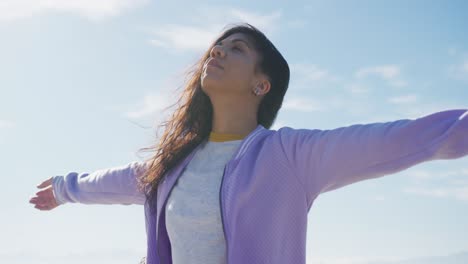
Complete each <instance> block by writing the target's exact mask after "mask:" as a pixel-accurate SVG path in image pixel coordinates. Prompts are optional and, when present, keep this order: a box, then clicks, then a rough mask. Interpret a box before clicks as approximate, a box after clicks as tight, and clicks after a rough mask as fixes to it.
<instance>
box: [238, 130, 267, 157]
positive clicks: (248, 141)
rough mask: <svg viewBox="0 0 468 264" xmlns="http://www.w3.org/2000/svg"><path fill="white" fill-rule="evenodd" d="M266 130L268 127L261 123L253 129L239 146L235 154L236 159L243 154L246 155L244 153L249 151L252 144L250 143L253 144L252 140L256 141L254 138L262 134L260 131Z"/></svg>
mask: <svg viewBox="0 0 468 264" xmlns="http://www.w3.org/2000/svg"><path fill="white" fill-rule="evenodd" d="M264 130H266V128H265V127H264V126H262V125H260V124H258V125H257V127H256V128H255V129H254V130H253V131H251V132H250V133H249V134H248V135H247V136H246V137H245V138H244V139H243V140H242V142H241V145H240V146H239V148H238V149H237V152H236V154H234V155H235V156H234V159H239V158H240V157H241V156H242V155H244V153H245V152H246V151H247V149H248V147H249V146H250V144H252V142H253V141H254V139H255V138H256V137H257V136H258V135H260V133H261V132H262V131H264Z"/></svg>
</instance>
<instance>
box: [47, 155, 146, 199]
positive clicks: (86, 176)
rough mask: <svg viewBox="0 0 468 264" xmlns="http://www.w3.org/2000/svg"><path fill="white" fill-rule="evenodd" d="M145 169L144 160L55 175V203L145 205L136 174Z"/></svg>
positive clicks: (140, 173)
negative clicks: (86, 171) (92, 170)
mask: <svg viewBox="0 0 468 264" xmlns="http://www.w3.org/2000/svg"><path fill="white" fill-rule="evenodd" d="M146 169H147V167H146V165H145V163H143V162H138V161H134V162H131V163H128V164H126V165H123V166H118V167H113V168H107V169H100V170H96V171H94V172H92V173H77V172H69V173H68V174H66V175H65V176H54V177H53V178H52V189H53V192H54V196H55V199H56V201H57V203H58V204H64V203H83V204H123V205H130V204H144V203H145V195H144V193H143V192H142V191H140V190H139V189H138V187H137V177H139V176H141V175H142V174H143V173H144V172H145V171H146Z"/></svg>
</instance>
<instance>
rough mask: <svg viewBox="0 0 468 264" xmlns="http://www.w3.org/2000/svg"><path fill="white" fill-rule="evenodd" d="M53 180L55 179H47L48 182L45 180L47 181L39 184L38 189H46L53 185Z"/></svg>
mask: <svg viewBox="0 0 468 264" xmlns="http://www.w3.org/2000/svg"><path fill="white" fill-rule="evenodd" d="M52 178H53V177H50V178H49V179H47V180H45V181H43V182H41V183H39V184H38V185H37V188H44V187H46V186H49V185H51V184H52Z"/></svg>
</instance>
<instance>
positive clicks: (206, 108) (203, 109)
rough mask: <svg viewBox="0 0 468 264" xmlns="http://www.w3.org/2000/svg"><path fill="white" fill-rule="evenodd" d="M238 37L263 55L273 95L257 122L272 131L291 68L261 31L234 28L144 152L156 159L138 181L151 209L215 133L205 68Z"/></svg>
mask: <svg viewBox="0 0 468 264" xmlns="http://www.w3.org/2000/svg"><path fill="white" fill-rule="evenodd" d="M234 33H243V34H245V35H246V37H247V38H248V39H249V41H250V42H251V43H252V44H253V46H254V49H255V50H256V51H257V53H258V54H259V60H258V62H257V65H256V67H255V71H256V72H261V73H264V74H265V75H266V76H267V77H268V78H269V81H270V84H271V87H270V91H269V92H268V93H267V94H266V95H265V96H264V98H263V99H262V101H261V103H260V105H259V109H258V112H257V121H258V123H259V124H260V125H262V126H263V127H265V128H270V127H271V126H272V125H273V123H274V121H275V119H276V116H277V114H278V111H279V109H280V108H281V105H282V103H283V98H284V95H285V93H286V90H287V89H288V84H289V66H288V63H287V62H286V60H285V59H284V58H283V56H282V55H281V54H280V52H279V51H278V50H277V49H276V48H275V46H274V45H273V43H271V42H270V40H268V38H267V37H266V36H265V35H264V34H263V33H262V32H261V31H260V30H258V29H257V28H255V27H254V26H252V25H250V24H248V23H242V24H234V25H233V26H232V27H230V28H228V29H226V30H225V31H224V32H223V33H222V34H221V35H220V36H219V37H218V38H217V39H216V40H215V41H214V42H213V43H212V44H211V45H210V48H209V49H208V50H207V51H206V52H205V53H204V55H203V56H202V58H201V59H200V60H199V61H198V62H197V63H196V64H195V65H194V66H193V67H192V68H191V70H190V71H189V74H188V78H187V79H186V80H187V81H186V84H185V88H184V89H183V92H182V94H181V96H180V97H179V99H178V101H177V102H176V104H178V105H179V106H178V107H177V108H176V109H175V111H174V112H173V114H172V116H171V117H170V118H169V120H168V121H165V122H163V123H162V124H161V125H160V127H161V126H162V127H165V129H164V133H163V135H162V137H161V140H160V141H159V143H158V144H156V145H155V146H153V147H147V148H141V149H140V150H139V151H142V150H150V151H152V152H154V155H153V156H152V157H151V158H150V159H147V161H146V164H147V166H148V169H147V170H146V171H145V173H144V174H143V175H142V176H141V177H140V178H139V179H138V180H139V181H138V183H139V187H140V188H141V190H144V193H145V195H146V199H147V202H149V205H150V208H151V209H152V210H154V209H155V208H156V204H155V202H156V195H157V188H158V185H159V183H160V182H161V180H162V178H163V176H164V175H165V174H166V173H167V172H168V171H170V170H171V169H173V168H174V167H175V166H176V165H177V164H179V162H181V161H182V160H183V159H184V158H186V157H187V156H188V155H189V154H190V153H191V152H192V151H193V150H194V149H195V148H196V147H197V146H198V145H199V144H200V143H202V141H204V140H206V139H207V138H208V137H209V134H210V132H211V129H212V117H213V107H212V104H211V101H210V98H209V97H208V96H207V95H206V94H205V92H204V91H203V90H202V88H201V75H202V71H203V65H204V63H205V62H206V60H207V59H209V57H210V53H211V50H212V48H213V47H214V45H216V43H218V42H219V41H221V40H223V39H225V38H227V37H228V36H230V35H232V34H234Z"/></svg>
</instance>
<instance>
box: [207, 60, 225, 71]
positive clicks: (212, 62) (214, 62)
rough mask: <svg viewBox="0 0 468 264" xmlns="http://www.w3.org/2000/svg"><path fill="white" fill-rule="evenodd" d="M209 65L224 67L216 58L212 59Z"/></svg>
mask: <svg viewBox="0 0 468 264" xmlns="http://www.w3.org/2000/svg"><path fill="white" fill-rule="evenodd" d="M207 66H212V67H217V68H220V69H223V67H222V66H221V65H220V64H219V62H218V61H216V60H215V59H211V60H210V61H209V62H208V64H207Z"/></svg>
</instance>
